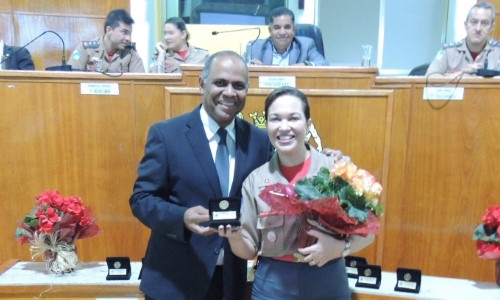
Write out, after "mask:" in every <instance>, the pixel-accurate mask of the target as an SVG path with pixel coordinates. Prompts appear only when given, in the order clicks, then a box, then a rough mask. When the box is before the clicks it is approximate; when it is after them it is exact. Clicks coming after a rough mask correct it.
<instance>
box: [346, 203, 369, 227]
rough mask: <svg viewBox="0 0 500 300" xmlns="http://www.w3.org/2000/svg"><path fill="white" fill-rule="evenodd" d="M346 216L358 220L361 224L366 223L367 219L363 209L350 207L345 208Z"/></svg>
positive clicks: (366, 213)
mask: <svg viewBox="0 0 500 300" xmlns="http://www.w3.org/2000/svg"><path fill="white" fill-rule="evenodd" d="M347 214H348V215H349V216H350V217H353V218H356V220H358V221H359V222H361V223H363V222H364V221H366V219H368V212H367V211H365V210H364V209H359V208H357V207H355V206H352V205H351V206H349V207H348V208H347Z"/></svg>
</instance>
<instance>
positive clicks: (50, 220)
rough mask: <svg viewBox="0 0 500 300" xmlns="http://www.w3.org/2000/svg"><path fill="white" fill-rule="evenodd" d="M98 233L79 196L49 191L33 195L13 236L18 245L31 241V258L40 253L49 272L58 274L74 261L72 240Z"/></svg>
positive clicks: (69, 269) (67, 269)
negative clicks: (33, 201)
mask: <svg viewBox="0 0 500 300" xmlns="http://www.w3.org/2000/svg"><path fill="white" fill-rule="evenodd" d="M99 232H100V228H99V226H97V224H96V223H95V218H94V217H93V216H92V213H91V211H90V209H89V208H85V207H84V205H83V201H82V199H81V198H79V197H74V196H68V197H63V196H62V195H61V194H60V193H59V192H58V191H50V190H49V191H45V192H42V193H41V194H39V195H38V196H36V204H35V208H34V210H33V212H31V213H30V214H27V215H26V216H25V217H24V220H23V222H21V223H20V224H19V227H18V228H17V229H16V238H17V240H18V242H19V243H20V244H25V243H31V247H30V251H31V254H32V259H35V258H36V257H38V256H40V255H44V258H45V260H46V261H47V267H48V269H49V271H51V272H53V273H56V274H62V273H67V272H71V270H72V269H73V268H74V267H75V266H76V264H77V262H78V257H77V256H76V250H75V245H74V242H75V241H76V240H77V239H82V238H87V237H93V236H95V235H97V234H98V233H99Z"/></svg>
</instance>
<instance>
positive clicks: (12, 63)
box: [0, 40, 35, 70]
mask: <svg viewBox="0 0 500 300" xmlns="http://www.w3.org/2000/svg"><path fill="white" fill-rule="evenodd" d="M0 69H1V70H34V69H35V64H34V63H33V59H31V54H30V52H29V51H28V49H26V48H21V47H14V46H9V45H5V44H4V42H3V40H0Z"/></svg>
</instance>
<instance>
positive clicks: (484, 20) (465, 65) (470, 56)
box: [426, 2, 500, 75]
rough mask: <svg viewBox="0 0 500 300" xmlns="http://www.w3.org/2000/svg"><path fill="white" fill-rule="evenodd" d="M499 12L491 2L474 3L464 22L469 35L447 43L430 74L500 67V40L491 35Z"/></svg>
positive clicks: (469, 71)
mask: <svg viewBox="0 0 500 300" xmlns="http://www.w3.org/2000/svg"><path fill="white" fill-rule="evenodd" d="M495 13H496V12H495V7H494V6H493V5H492V4H490V3H484V2H482V3H477V4H475V5H473V6H472V8H471V9H470V10H469V13H468V15H467V19H466V20H465V22H464V25H465V30H466V32H467V36H466V38H465V39H463V40H461V41H458V42H455V43H451V44H447V45H444V47H443V49H441V50H440V51H439V52H438V54H437V55H436V57H435V58H434V60H433V61H432V63H431V64H430V66H429V68H428V69H427V73H426V75H431V74H443V75H458V74H459V73H465V74H476V73H477V71H478V70H479V69H483V68H484V69H497V70H500V42H499V41H497V40H494V39H491V38H490V36H491V32H492V31H493V29H494V28H495Z"/></svg>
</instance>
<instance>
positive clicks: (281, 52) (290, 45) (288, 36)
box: [244, 7, 328, 66]
mask: <svg viewBox="0 0 500 300" xmlns="http://www.w3.org/2000/svg"><path fill="white" fill-rule="evenodd" d="M269 34H270V35H271V36H270V37H269V38H267V39H258V40H256V41H255V42H253V43H252V46H251V52H250V55H249V56H248V53H245V54H244V55H245V57H249V59H250V64H256V65H279V66H292V65H302V66H303V65H312V66H328V62H327V61H326V60H325V58H324V57H323V56H322V55H321V54H320V53H319V52H318V50H317V49H316V44H315V42H314V40H313V39H311V38H308V37H302V36H295V15H294V14H293V12H292V11H291V10H289V9H288V8H286V7H277V8H275V9H273V10H272V11H271V14H270V16H269Z"/></svg>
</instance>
